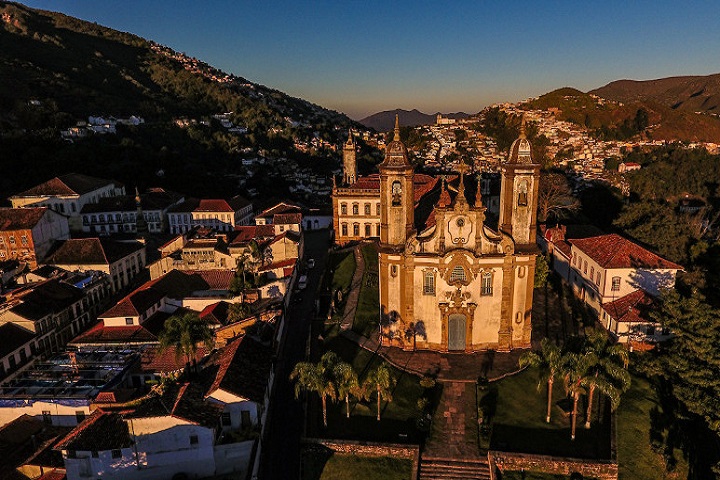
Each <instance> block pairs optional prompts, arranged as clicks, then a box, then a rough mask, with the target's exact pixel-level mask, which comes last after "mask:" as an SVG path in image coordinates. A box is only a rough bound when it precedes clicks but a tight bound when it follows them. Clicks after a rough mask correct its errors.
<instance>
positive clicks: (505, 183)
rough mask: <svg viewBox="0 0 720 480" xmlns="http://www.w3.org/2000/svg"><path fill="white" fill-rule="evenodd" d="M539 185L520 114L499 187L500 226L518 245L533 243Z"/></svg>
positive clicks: (530, 148) (537, 165)
mask: <svg viewBox="0 0 720 480" xmlns="http://www.w3.org/2000/svg"><path fill="white" fill-rule="evenodd" d="M539 185H540V165H539V164H537V163H535V162H534V161H533V158H532V145H531V144H530V141H529V140H528V139H527V135H526V133H525V117H523V119H522V123H521V125H520V136H519V137H518V138H517V140H515V141H514V142H513V144H512V146H511V147H510V153H509V154H508V159H507V162H506V163H504V164H503V165H502V181H501V187H500V221H499V227H500V230H501V231H503V232H505V233H507V234H508V235H510V236H511V237H512V238H513V240H514V241H515V243H516V244H517V245H533V246H534V245H535V237H536V229H537V202H538V187H539Z"/></svg>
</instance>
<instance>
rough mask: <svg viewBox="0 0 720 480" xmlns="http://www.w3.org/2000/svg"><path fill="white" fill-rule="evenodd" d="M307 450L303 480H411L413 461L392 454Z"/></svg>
mask: <svg viewBox="0 0 720 480" xmlns="http://www.w3.org/2000/svg"><path fill="white" fill-rule="evenodd" d="M329 455H330V456H329V458H328V457H327V455H325V454H323V453H316V452H308V453H306V454H305V455H304V456H303V475H302V480H368V479H372V480H410V475H411V473H412V461H411V460H407V459H402V458H393V457H363V456H359V455H344V454H339V453H332V452H330V453H329Z"/></svg>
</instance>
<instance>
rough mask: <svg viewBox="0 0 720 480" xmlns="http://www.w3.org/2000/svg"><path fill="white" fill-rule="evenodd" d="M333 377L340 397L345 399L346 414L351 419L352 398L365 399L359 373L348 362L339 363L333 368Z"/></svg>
mask: <svg viewBox="0 0 720 480" xmlns="http://www.w3.org/2000/svg"><path fill="white" fill-rule="evenodd" d="M333 376H334V377H335V382H336V386H337V391H338V396H339V397H340V398H344V399H345V413H346V415H347V418H350V396H353V397H356V398H358V399H359V398H363V397H365V389H363V388H362V386H361V385H360V382H359V381H358V376H357V373H355V369H354V368H353V366H352V365H350V364H349V363H346V362H339V363H337V364H336V365H335V368H333Z"/></svg>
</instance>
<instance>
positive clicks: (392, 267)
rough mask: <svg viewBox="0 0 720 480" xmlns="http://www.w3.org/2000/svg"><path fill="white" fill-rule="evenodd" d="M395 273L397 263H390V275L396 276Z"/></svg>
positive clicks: (396, 271)
mask: <svg viewBox="0 0 720 480" xmlns="http://www.w3.org/2000/svg"><path fill="white" fill-rule="evenodd" d="M397 273H398V268H397V265H392V266H391V267H390V275H391V276H393V277H397Z"/></svg>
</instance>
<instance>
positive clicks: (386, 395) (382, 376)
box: [365, 362, 396, 422]
mask: <svg viewBox="0 0 720 480" xmlns="http://www.w3.org/2000/svg"><path fill="white" fill-rule="evenodd" d="M395 383H396V381H395V377H394V376H393V374H392V371H391V370H390V367H388V365H387V363H384V362H383V363H381V364H380V365H378V367H377V368H376V369H375V370H372V371H371V372H370V373H369V374H368V376H367V378H366V379H365V385H366V386H367V387H368V389H374V390H375V395H376V396H377V419H378V422H379V421H380V403H381V402H382V400H383V399H385V401H386V402H388V403H390V402H392V400H393V397H392V390H393V388H394V387H395Z"/></svg>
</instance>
